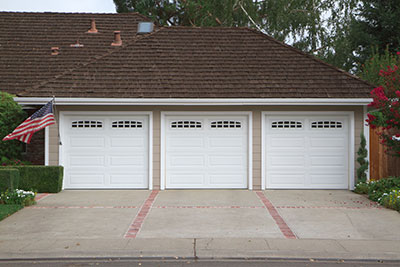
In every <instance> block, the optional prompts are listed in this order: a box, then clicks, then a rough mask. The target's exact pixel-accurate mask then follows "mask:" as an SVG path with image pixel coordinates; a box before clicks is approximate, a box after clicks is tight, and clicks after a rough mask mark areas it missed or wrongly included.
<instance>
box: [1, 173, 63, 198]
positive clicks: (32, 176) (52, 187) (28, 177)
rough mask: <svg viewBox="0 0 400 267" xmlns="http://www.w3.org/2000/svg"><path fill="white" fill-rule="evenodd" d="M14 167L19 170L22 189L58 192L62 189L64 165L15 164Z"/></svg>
mask: <svg viewBox="0 0 400 267" xmlns="http://www.w3.org/2000/svg"><path fill="white" fill-rule="evenodd" d="M2 168H4V167H0V170H1V169H2ZM13 169H17V170H19V173H20V179H19V186H18V188H20V189H23V190H32V191H35V192H38V193H58V192H60V191H61V189H62V182H63V167H62V166H14V167H13Z"/></svg>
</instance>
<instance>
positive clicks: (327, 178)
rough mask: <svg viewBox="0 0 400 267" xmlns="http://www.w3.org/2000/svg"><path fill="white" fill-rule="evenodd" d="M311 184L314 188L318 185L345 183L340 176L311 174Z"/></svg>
mask: <svg viewBox="0 0 400 267" xmlns="http://www.w3.org/2000/svg"><path fill="white" fill-rule="evenodd" d="M310 177H311V183H312V184H313V185H314V186H319V185H345V184H346V181H345V179H343V175H342V174H337V175H335V174H311V175H310Z"/></svg>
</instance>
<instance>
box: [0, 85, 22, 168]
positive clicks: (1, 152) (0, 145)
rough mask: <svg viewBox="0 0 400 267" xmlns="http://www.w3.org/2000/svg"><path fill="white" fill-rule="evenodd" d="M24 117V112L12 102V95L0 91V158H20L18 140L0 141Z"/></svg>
mask: <svg viewBox="0 0 400 267" xmlns="http://www.w3.org/2000/svg"><path fill="white" fill-rule="evenodd" d="M24 119H26V113H25V112H24V111H23V110H22V108H21V106H20V105H18V104H17V103H16V102H14V99H13V97H12V95H10V94H7V93H5V92H0V160H1V161H3V159H4V158H5V159H21V151H22V145H21V142H20V141H17V140H10V141H1V140H2V139H3V138H4V137H5V136H6V135H8V134H9V133H11V132H12V131H14V129H15V128H16V127H17V126H18V125H19V124H20V123H21V122H23V121H24Z"/></svg>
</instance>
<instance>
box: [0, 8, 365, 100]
mask: <svg viewBox="0 0 400 267" xmlns="http://www.w3.org/2000/svg"><path fill="white" fill-rule="evenodd" d="M122 15H124V16H128V15H125V14H116V15H115V16H116V17H119V16H121V17H123V16H122ZM99 16H100V15H99ZM102 16H104V22H105V24H103V26H100V25H102V24H100V18H99V19H97V18H96V21H99V23H98V29H99V31H104V32H105V33H104V35H106V32H107V35H108V36H107V38H99V39H98V40H97V39H94V38H92V35H88V34H82V32H85V31H87V29H88V27H89V21H88V18H90V17H93V15H90V16H88V17H86V18H84V19H81V20H82V23H83V25H84V27H83V26H80V27H81V28H80V29H79V30H76V32H75V33H76V34H77V35H78V34H81V36H82V35H83V37H81V38H83V39H80V42H81V43H83V44H85V47H84V49H82V50H81V49H80V48H69V47H68V46H69V44H71V43H74V42H75V41H76V38H73V37H74V36H73V34H72V32H71V34H70V35H68V38H65V41H63V42H54V46H57V44H58V46H60V47H61V54H60V55H58V56H50V50H49V47H48V45H47V44H46V45H47V47H46V49H45V50H43V51H42V50H41V54H40V55H41V56H39V57H36V56H33V57H32V58H31V66H33V67H35V68H39V69H41V72H43V71H44V72H46V70H47V69H49V68H56V69H57V71H56V74H54V72H52V73H48V74H47V73H46V74H43V77H40V78H38V79H37V80H34V79H33V80H34V82H32V81H30V82H29V83H26V84H24V83H23V75H20V74H19V73H17V74H16V72H18V71H17V69H16V68H15V67H13V68H12V69H11V70H10V71H9V72H8V73H9V74H10V75H16V76H18V75H19V78H20V79H21V83H19V84H18V86H14V88H18V90H19V91H17V92H19V95H21V96H36V97H49V96H52V95H55V96H58V97H109V98H123V97H127V98H368V97H369V92H370V90H371V89H372V86H371V85H369V84H367V83H366V82H364V81H361V80H360V79H358V78H356V77H354V76H351V75H350V74H348V73H345V72H343V71H341V70H339V69H336V68H334V67H332V66H330V65H328V64H326V63H323V62H322V61H319V60H317V59H315V58H314V57H312V56H309V55H307V54H304V53H302V52H300V51H299V50H297V49H294V48H292V47H290V46H288V45H285V44H282V43H280V42H278V41H276V40H274V39H273V38H271V37H269V36H266V35H264V34H262V33H259V32H257V31H254V30H250V29H247V28H219V27H218V28H192V27H165V28H159V29H156V30H155V32H153V33H151V34H148V35H143V36H139V37H135V36H136V25H134V26H132V25H130V26H128V25H126V28H123V27H122V26H119V27H117V26H113V27H112V26H110V25H108V24H107V23H106V22H107V21H106V20H105V18H108V17H107V16H108V15H102ZM110 16H114V15H110ZM131 17H134V16H131ZM0 18H1V16H0ZM71 20H73V16H72V15H71V17H70V19H69V21H71ZM110 21H111V19H110V20H109V22H110ZM50 25H51V24H50ZM77 25H78V24H77ZM79 25H80V24H79ZM105 25H108V26H107V27H108V28H107V29H108V30H107V31H106V28H105V27H106V26H105ZM124 25H125V24H124ZM75 27H78V26H76V25H75V26H71V28H74V29H75ZM102 27H103V28H102ZM129 27H131V28H129ZM58 28H59V27H55V28H54V27H51V28H49V29H47V30H46V32H53V31H54V30H55V29H58ZM113 30H121V31H122V35H123V34H124V33H125V36H124V35H123V36H122V38H123V40H124V43H123V46H122V47H119V48H117V49H114V48H111V47H110V43H111V41H112V31H113ZM42 34H43V33H42ZM99 36H100V35H99ZM15 38H17V36H16V37H15ZM15 38H14V39H15ZM21 38H22V37H21ZM49 39H50V40H53V39H56V36H53V35H50V34H49ZM56 40H57V39H56ZM59 43H61V44H62V45H59ZM86 43H87V44H88V45H86ZM89 44H90V45H89ZM91 47H94V48H95V49H93V51H96V55H98V57H96V55H95V53H94V52H93V51H92V50H91V49H92V48H91ZM35 48H36V46H35V45H31V46H30V49H35ZM10 49H11V48H10ZM39 50H40V49H39ZM44 51H45V52H44ZM26 54H27V55H28V54H29V53H28V51H27V52H26ZM46 55H47V59H46V60H47V61H45V62H46V63H43V61H41V59H40V58H41V57H46ZM28 57H29V55H28ZM63 57H67V58H66V59H63V60H61V59H62V58H63ZM80 57H82V60H80ZM68 59H69V60H68ZM77 59H79V61H81V64H80V65H77V64H76V62H75V61H76V60H77ZM58 60H60V61H61V62H59V63H57V62H56V63H53V62H52V61H58ZM69 61H74V62H69ZM11 62H12V61H11ZM21 62H25V63H26V62H27V60H25V61H24V60H21ZM54 66H56V67H54ZM0 72H1V73H2V72H3V70H0ZM1 75H2V76H3V74H1ZM30 75H32V76H34V75H39V74H38V72H37V71H32V72H31V73H30ZM39 76H40V75H39ZM15 78H16V77H12V78H10V79H9V82H10V83H12V82H13V80H14V82H15V81H16V80H18V79H15ZM0 86H2V84H0ZM21 89H25V90H23V91H24V92H22V91H21Z"/></svg>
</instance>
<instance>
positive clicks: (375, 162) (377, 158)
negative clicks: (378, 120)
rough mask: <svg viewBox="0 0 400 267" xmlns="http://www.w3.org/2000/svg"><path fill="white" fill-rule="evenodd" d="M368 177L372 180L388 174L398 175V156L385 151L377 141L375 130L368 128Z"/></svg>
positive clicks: (399, 160)
mask: <svg viewBox="0 0 400 267" xmlns="http://www.w3.org/2000/svg"><path fill="white" fill-rule="evenodd" d="M369 147H370V152H369V155H370V178H371V179H374V180H378V179H382V178H386V177H389V176H400V158H398V157H392V156H389V155H387V154H386V153H385V151H384V150H385V147H384V146H383V145H381V144H380V143H379V136H378V134H377V131H376V130H373V129H371V128H370V130H369Z"/></svg>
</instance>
